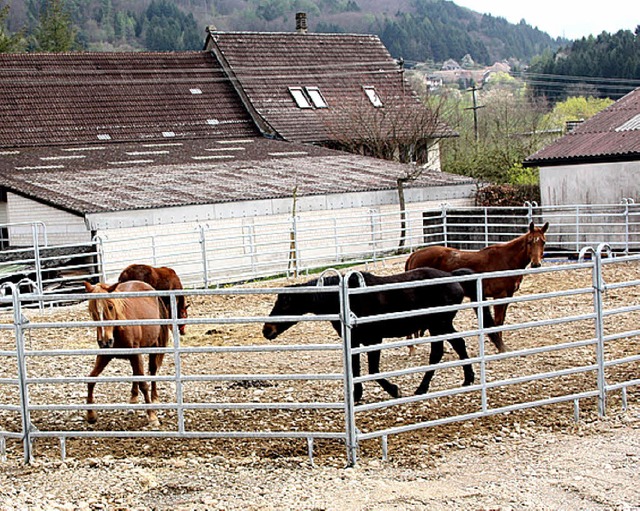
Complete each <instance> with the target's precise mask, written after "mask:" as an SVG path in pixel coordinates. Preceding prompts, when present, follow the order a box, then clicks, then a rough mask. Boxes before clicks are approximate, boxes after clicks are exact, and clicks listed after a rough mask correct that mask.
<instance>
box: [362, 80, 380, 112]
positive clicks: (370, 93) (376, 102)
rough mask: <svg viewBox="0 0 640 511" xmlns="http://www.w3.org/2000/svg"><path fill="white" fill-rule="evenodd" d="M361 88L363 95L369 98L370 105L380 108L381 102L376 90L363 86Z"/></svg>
mask: <svg viewBox="0 0 640 511" xmlns="http://www.w3.org/2000/svg"><path fill="white" fill-rule="evenodd" d="M362 88H363V89H364V93H365V94H366V95H367V97H368V98H369V101H371V104H372V105H373V106H375V107H376V108H380V107H381V106H382V100H381V99H380V96H378V93H377V92H376V89H375V88H374V87H371V86H368V85H365V86H364V87H362Z"/></svg>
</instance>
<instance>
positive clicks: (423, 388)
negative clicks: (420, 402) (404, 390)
mask: <svg viewBox="0 0 640 511" xmlns="http://www.w3.org/2000/svg"><path fill="white" fill-rule="evenodd" d="M430 333H431V335H437V334H435V333H434V332H432V331H430ZM443 354H444V341H435V342H432V343H431V352H430V353H429V365H434V364H438V363H440V361H441V360H442V355H443ZM433 373H435V369H429V370H428V371H427V372H426V373H424V377H423V378H422V382H421V383H420V385H419V386H418V388H417V389H416V394H426V393H427V392H428V391H429V384H430V383H431V379H432V378H433Z"/></svg>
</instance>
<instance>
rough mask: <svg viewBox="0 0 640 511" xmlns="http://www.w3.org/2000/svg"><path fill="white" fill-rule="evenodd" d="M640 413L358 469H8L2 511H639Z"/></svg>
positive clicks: (178, 464)
mask: <svg viewBox="0 0 640 511" xmlns="http://www.w3.org/2000/svg"><path fill="white" fill-rule="evenodd" d="M639 412H640V410H638V409H635V410H634V409H631V410H628V411H627V412H626V413H621V414H619V415H616V416H614V417H608V418H606V419H603V420H598V421H595V422H592V423H589V424H577V425H576V426H575V427H574V428H573V429H572V431H568V432H561V433H559V432H550V433H536V435H534V436H528V435H519V434H518V433H516V432H515V431H514V432H512V433H511V434H506V435H505V436H504V438H502V439H500V440H499V441H498V439H497V438H496V439H494V440H495V441H494V442H492V443H491V444H488V445H484V446H480V447H469V448H464V449H462V448H459V447H452V448H450V449H448V450H446V451H445V452H444V453H439V454H438V455H435V456H434V455H432V454H429V452H428V451H427V452H424V451H423V452H422V453H421V452H420V449H417V451H418V452H416V454H415V456H412V457H410V458H407V457H404V456H403V457H402V458H400V459H395V458H393V457H392V458H391V459H390V460H389V461H387V462H382V461H381V460H379V459H374V458H368V459H366V460H363V461H362V462H361V463H360V464H359V465H358V466H357V467H356V468H349V469H345V468H344V467H342V466H341V464H340V461H339V460H338V459H334V460H325V461H324V462H323V464H322V465H320V464H318V465H317V466H316V467H311V466H310V464H309V463H308V461H306V460H304V458H300V457H296V458H279V459H266V458H260V457H245V458H228V457H226V456H215V455H213V456H211V455H210V456H197V455H192V456H187V457H181V456H179V457H168V458H166V459H163V458H158V457H155V456H152V457H146V458H145V457H133V458H128V459H116V458H114V457H112V456H103V457H96V458H84V459H72V458H71V459H67V460H66V462H64V463H63V462H60V461H55V460H50V459H49V460H47V459H44V460H42V459H41V460H40V461H38V462H36V463H35V464H34V465H33V466H31V467H24V466H21V465H16V464H15V463H11V464H7V463H2V464H0V469H1V470H0V502H2V503H1V504H0V510H2V511H9V510H12V511H13V510H18V509H20V510H23V509H24V510H29V511H38V510H49V509H60V510H69V511H71V510H98V509H102V510H147V509H154V510H185V511H186V510H210V509H214V510H215V509H225V510H274V511H275V510H307V511H320V510H326V511H329V510H331V511H366V510H371V511H374V510H375V511H386V510H389V511H391V510H416V511H417V510H425V509H428V510H458V509H459V510H477V511H481V510H482V511H488V510H501V511H507V510H518V509H532V510H572V511H573V510H619V511H632V510H637V509H640V416H639V415H638V413H639ZM505 433H506V432H505Z"/></svg>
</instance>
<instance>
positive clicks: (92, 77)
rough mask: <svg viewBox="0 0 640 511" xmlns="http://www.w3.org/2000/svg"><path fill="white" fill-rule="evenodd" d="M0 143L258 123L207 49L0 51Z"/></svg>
mask: <svg viewBox="0 0 640 511" xmlns="http://www.w3.org/2000/svg"><path fill="white" fill-rule="evenodd" d="M0 97H1V98H2V101H0V119H1V120H2V121H1V122H0V147H24V146H37V145H50V144H72V143H98V142H101V141H105V140H114V141H125V140H163V139H167V138H171V139H173V138H178V139H182V138H194V137H200V138H214V139H220V138H235V137H239V136H256V135H257V133H258V132H257V129H256V127H255V125H254V123H253V122H252V119H251V117H250V116H249V114H248V113H247V111H246V110H245V108H244V107H243V106H242V104H241V102H240V101H239V99H238V97H237V94H236V92H235V90H234V89H233V87H232V86H231V84H230V83H229V81H228V80H227V79H226V77H225V75H224V73H223V71H222V70H221V68H220V65H219V63H218V61H217V60H216V59H215V58H214V57H213V56H212V55H211V54H210V53H209V52H180V53H133V52H129V53H68V54H46V53H25V54H0Z"/></svg>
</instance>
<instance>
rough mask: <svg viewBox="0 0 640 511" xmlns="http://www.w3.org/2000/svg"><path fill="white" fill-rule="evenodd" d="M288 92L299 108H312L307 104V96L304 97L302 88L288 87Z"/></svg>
mask: <svg viewBox="0 0 640 511" xmlns="http://www.w3.org/2000/svg"><path fill="white" fill-rule="evenodd" d="M289 92H290V93H291V95H292V96H293V99H294V100H295V102H296V105H298V107H299V108H312V106H311V103H309V100H308V99H307V96H305V94H304V91H303V90H302V87H289Z"/></svg>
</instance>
